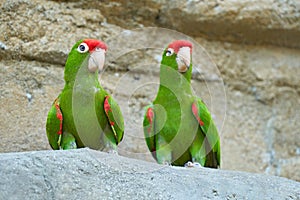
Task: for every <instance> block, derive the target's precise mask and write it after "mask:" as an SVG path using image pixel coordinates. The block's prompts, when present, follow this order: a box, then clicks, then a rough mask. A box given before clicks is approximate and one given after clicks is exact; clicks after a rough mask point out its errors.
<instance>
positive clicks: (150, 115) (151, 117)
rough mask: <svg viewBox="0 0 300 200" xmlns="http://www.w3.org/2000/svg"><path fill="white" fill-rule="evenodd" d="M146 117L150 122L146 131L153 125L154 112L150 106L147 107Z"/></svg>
mask: <svg viewBox="0 0 300 200" xmlns="http://www.w3.org/2000/svg"><path fill="white" fill-rule="evenodd" d="M146 117H147V119H148V121H149V123H150V126H149V128H148V132H150V131H151V129H152V127H153V118H154V112H153V109H152V108H148V110H147V113H146Z"/></svg>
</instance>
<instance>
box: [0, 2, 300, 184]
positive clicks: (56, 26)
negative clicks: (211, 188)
mask: <svg viewBox="0 0 300 200" xmlns="http://www.w3.org/2000/svg"><path fill="white" fill-rule="evenodd" d="M173 2H174V1H173ZM251 2H252V3H251ZM0 6H1V8H0V9H1V10H0V21H1V23H0V72H1V73H0V84H1V87H0V104H1V109H0V110H1V113H0V127H1V133H0V135H1V140H0V152H12V151H28V150H41V149H49V148H50V147H49V145H48V141H47V138H46V134H45V121H46V117H47V112H48V109H49V107H50V105H51V104H52V102H53V100H54V99H55V98H56V96H57V95H58V94H59V92H60V90H61V89H62V88H63V85H64V81H63V70H64V69H63V67H62V66H63V65H64V63H65V60H66V58H67V53H68V51H69V50H70V48H71V47H72V45H73V44H74V42H75V41H76V40H78V39H82V38H86V37H92V38H99V39H102V40H104V41H105V42H107V43H108V44H109V50H108V52H107V62H106V66H107V69H106V71H105V72H104V73H102V74H101V75H100V80H101V82H102V84H103V86H104V87H105V88H106V89H107V90H108V91H110V92H111V93H113V95H114V97H115V98H116V100H117V101H118V102H119V104H120V106H121V109H122V111H123V113H124V116H125V124H126V131H125V137H124V140H123V141H122V143H121V144H120V148H119V153H120V154H121V155H123V156H128V157H133V158H138V159H144V160H148V161H154V160H153V159H152V157H151V155H150V153H149V151H148V149H147V147H146V144H145V141H144V136H143V132H142V127H141V122H142V118H143V107H144V106H145V105H147V104H148V103H149V102H150V101H151V100H153V98H154V97H155V94H156V91H157V87H158V73H159V61H160V58H161V57H160V56H161V52H162V49H163V48H164V47H165V46H166V45H167V43H169V42H170V41H171V40H173V39H179V38H185V39H189V40H191V41H193V43H194V46H195V48H194V52H193V53H194V55H193V60H194V64H195V65H194V68H195V69H196V70H195V71H194V73H193V82H192V85H193V89H194V90H195V92H196V94H197V95H199V96H201V98H203V99H204V100H205V102H206V103H207V105H208V106H209V109H210V111H211V113H212V114H213V117H214V119H215V120H216V124H217V126H218V129H219V130H220V134H221V139H222V141H221V142H222V168H223V169H230V170H244V171H248V172H257V173H266V174H271V175H278V176H285V177H288V178H292V179H295V180H298V181H299V180H300V174H299V172H300V170H299V169H300V162H299V160H300V153H299V152H300V150H299V149H300V139H299V130H300V123H298V120H299V113H300V112H299V110H300V101H299V99H300V98H299V95H300V89H299V85H300V78H299V74H300V71H299V70H300V64H299V63H300V59H299V58H300V50H299V39H298V38H299V23H296V22H299V11H298V10H299V3H297V2H296V1H271V0H268V1H267V0H263V1H255V2H253V1H243V2H242V1H241V2H240V1H233V0H232V1H209V2H208V1H187V2H185V3H181V1H177V2H174V4H172V5H171V3H169V1H165V0H162V1H157V0H151V1H136V0H129V1H90V0H89V1H82V0H74V1H61V0H60V1H45V0H32V1H28V0H17V1H1V2H0ZM178 13H180V15H178ZM270 20H271V21H270ZM157 25H159V26H164V27H170V28H172V29H174V30H178V31H180V32H183V33H186V34H187V35H192V36H195V37H193V38H190V37H188V36H187V35H184V34H182V33H178V32H176V31H173V32H172V31H171V32H170V30H167V29H164V30H162V29H159V30H158V32H159V34H157V33H156V32H155V30H156V29H155V28H154V29H140V30H142V31H137V30H136V31H134V30H129V29H134V28H138V27H143V26H157ZM33 27H34V28H33ZM124 28H125V29H126V30H124ZM122 31H123V32H122ZM143 31H146V34H145V32H143ZM261 44H262V45H261ZM263 44H268V45H263ZM199 45H201V46H202V47H203V48H204V49H201V48H199ZM196 46H197V48H196ZM287 47H294V48H287Z"/></svg>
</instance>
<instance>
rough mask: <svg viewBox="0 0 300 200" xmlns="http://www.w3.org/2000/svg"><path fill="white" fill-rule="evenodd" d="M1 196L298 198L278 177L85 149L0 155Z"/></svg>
mask: <svg viewBox="0 0 300 200" xmlns="http://www.w3.org/2000/svg"><path fill="white" fill-rule="evenodd" d="M0 176H1V179H0V199H24V198H25V199H32V200H35V199H125V200H126V199H130V200H131V199H186V198H188V199H197V200H198V199H206V200H207V199H215V200H216V199H221V200H223V199H228V200H231V199H274V200H277V199H278V200H281V199H286V200H294V199H299V198H300V183H299V182H296V181H293V180H288V179H286V178H282V177H274V176H268V175H263V174H251V173H246V172H234V171H227V170H214V169H208V168H199V169H192V168H183V167H170V166H163V165H158V164H156V163H149V162H145V161H142V160H135V159H130V158H125V157H121V156H117V155H114V154H107V153H103V152H99V151H93V150H89V149H77V150H70V151H55V152H51V151H37V152H22V153H5V154H0Z"/></svg>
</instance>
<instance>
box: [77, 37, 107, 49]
mask: <svg viewBox="0 0 300 200" xmlns="http://www.w3.org/2000/svg"><path fill="white" fill-rule="evenodd" d="M83 42H84V43H86V44H87V45H88V46H89V50H90V52H92V51H94V49H95V48H96V47H99V48H101V49H103V50H105V51H106V50H107V46H106V44H105V43H104V42H102V41H100V40H94V39H85V40H83Z"/></svg>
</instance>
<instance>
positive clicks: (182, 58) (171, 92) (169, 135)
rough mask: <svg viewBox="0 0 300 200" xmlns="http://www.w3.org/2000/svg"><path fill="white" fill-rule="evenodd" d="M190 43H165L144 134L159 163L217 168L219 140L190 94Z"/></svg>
mask: <svg viewBox="0 0 300 200" xmlns="http://www.w3.org/2000/svg"><path fill="white" fill-rule="evenodd" d="M191 54H192V44H191V43H190V42H189V41H185V40H177V41H174V42H172V43H171V44H169V45H168V47H167V48H166V49H165V50H164V52H163V55H162V61H161V65H160V85H159V89H158V93H157V95H156V98H155V100H154V101H153V102H152V104H150V105H148V106H147V107H146V110H145V115H144V121H143V126H144V135H145V140H146V144H147V146H148V148H149V150H150V152H151V153H152V156H153V157H154V158H155V159H156V161H157V162H158V163H160V164H168V165H175V166H186V167H202V166H203V167H210V168H218V167H220V156H221V151H220V139H219V135H218V131H217V128H216V126H215V124H214V122H213V119H212V117H211V114H210V112H209V111H208V109H207V107H206V105H205V104H204V102H203V101H202V100H201V99H200V98H199V97H197V96H195V95H193V91H192V88H191V77H192V61H191V57H192V56H191Z"/></svg>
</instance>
